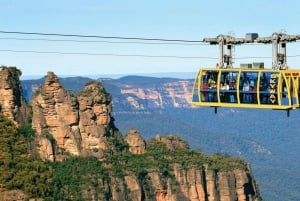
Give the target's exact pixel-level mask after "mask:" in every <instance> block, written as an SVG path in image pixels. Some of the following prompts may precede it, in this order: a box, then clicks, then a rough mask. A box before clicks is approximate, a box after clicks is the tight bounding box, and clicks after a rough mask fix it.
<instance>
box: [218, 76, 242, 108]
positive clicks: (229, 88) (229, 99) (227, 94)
mask: <svg viewBox="0 0 300 201" xmlns="http://www.w3.org/2000/svg"><path fill="white" fill-rule="evenodd" d="M237 79H238V72H236V71H223V72H222V74H221V79H220V101H221V102H224V103H237V90H236V81H237Z"/></svg>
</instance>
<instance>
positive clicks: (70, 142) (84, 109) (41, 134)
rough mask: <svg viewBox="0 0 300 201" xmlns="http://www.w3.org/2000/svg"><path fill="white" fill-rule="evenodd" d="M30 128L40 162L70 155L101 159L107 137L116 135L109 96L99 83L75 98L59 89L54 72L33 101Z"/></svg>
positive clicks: (90, 84) (88, 85)
mask: <svg viewBox="0 0 300 201" xmlns="http://www.w3.org/2000/svg"><path fill="white" fill-rule="evenodd" d="M31 104H32V109H33V117H32V127H33V128H34V129H35V130H36V131H37V142H38V144H39V148H38V152H39V154H40V156H41V157H42V158H43V159H49V160H62V158H61V157H62V156H63V155H64V154H63V153H64V152H67V153H70V154H71V155H76V156H78V155H82V156H87V155H93V156H96V157H98V158H99V159H100V158H102V157H103V150H105V149H106V148H107V141H106V137H107V136H108V135H113V134H114V132H117V131H116V129H114V126H113V122H112V121H111V117H110V112H111V96H110V95H109V94H108V93H106V92H105V89H104V88H103V86H102V85H101V83H99V82H91V83H88V84H87V85H86V86H85V88H84V89H83V91H81V92H80V93H79V94H78V96H75V95H73V94H72V93H71V92H69V91H66V90H65V89H63V88H62V86H61V84H60V82H59V79H58V78H57V76H56V75H55V74H54V73H53V72H48V74H47V76H46V79H45V83H44V84H43V85H42V86H41V88H40V89H39V90H38V91H37V92H36V96H35V97H33V99H32V102H31Z"/></svg>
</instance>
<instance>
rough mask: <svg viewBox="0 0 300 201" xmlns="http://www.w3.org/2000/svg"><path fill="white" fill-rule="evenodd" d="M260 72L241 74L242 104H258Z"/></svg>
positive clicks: (244, 72)
mask: <svg viewBox="0 0 300 201" xmlns="http://www.w3.org/2000/svg"><path fill="white" fill-rule="evenodd" d="M257 78H258V72H249V71H243V72H241V74H240V82H239V90H240V103H245V104H257V103H258V102H257Z"/></svg>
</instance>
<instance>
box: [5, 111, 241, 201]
mask: <svg viewBox="0 0 300 201" xmlns="http://www.w3.org/2000/svg"><path fill="white" fill-rule="evenodd" d="M34 134H35V132H34V130H32V129H31V124H30V122H29V123H28V124H26V125H23V126H21V127H20V128H19V129H17V128H16V127H15V126H14V125H13V123H11V122H10V121H9V120H8V119H6V118H5V117H4V116H3V115H1V114H0V172H1V174H0V184H1V186H2V187H4V188H5V189H8V190H10V189H20V190H22V191H24V192H25V193H26V194H27V195H28V196H29V197H33V198H38V197H42V198H44V199H45V200H49V201H50V200H87V199H89V198H87V197H86V196H87V195H90V194H91V192H96V194H97V196H98V197H99V195H101V196H102V199H103V200H109V199H110V198H111V191H110V190H109V188H108V187H107V186H109V185H110V184H111V180H112V178H119V179H121V180H122V179H124V176H126V175H135V176H136V177H137V178H138V182H139V183H140V184H141V185H142V186H143V188H144V189H145V191H146V193H147V192H148V193H149V192H151V191H153V189H150V187H151V186H150V184H149V183H148V181H149V178H148V177H149V176H148V173H150V172H159V173H160V175H161V178H162V179H163V180H164V179H165V180H167V179H171V181H172V182H174V184H176V181H175V178H174V175H173V173H172V165H173V164H174V163H176V164H179V165H181V166H182V167H183V168H186V169H188V168H190V167H192V166H194V167H198V168H203V165H204V164H208V167H209V168H210V169H212V170H215V171H230V170H232V169H234V168H245V167H246V164H245V162H244V161H243V160H241V159H238V158H231V157H229V156H227V155H220V154H215V155H212V156H207V155H204V154H203V153H202V152H200V151H195V150H190V149H188V148H181V149H177V150H175V151H171V150H169V149H168V148H167V147H166V146H165V145H164V144H163V143H161V142H158V141H156V140H150V141H149V142H148V144H147V152H146V153H145V154H142V155H134V154H131V153H130V152H129V151H128V144H126V143H125V142H124V141H123V139H122V138H120V137H110V138H109V144H110V145H112V146H110V147H111V148H110V149H109V150H106V152H105V154H106V159H105V160H104V161H99V160H97V159H96V158H94V157H69V158H68V159H66V160H65V161H63V162H45V161H42V160H40V159H37V158H35V157H33V156H32V155H31V154H30V153H29V151H28V150H29V148H28V146H29V144H30V142H31V141H32V140H33V139H34ZM87 192H89V193H87ZM125 193H129V192H128V191H125ZM146 196H147V197H149V196H151V195H150V193H149V195H146Z"/></svg>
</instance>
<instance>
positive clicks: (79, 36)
mask: <svg viewBox="0 0 300 201" xmlns="http://www.w3.org/2000/svg"><path fill="white" fill-rule="evenodd" d="M0 33H2V34H21V35H39V36H59V37H78V38H102V39H103V38H104V39H120V40H142V41H162V42H184V43H203V41H201V40H184V39H164V38H142V37H122V36H98V35H80V34H60V33H41V32H22V31H3V30H0Z"/></svg>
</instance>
